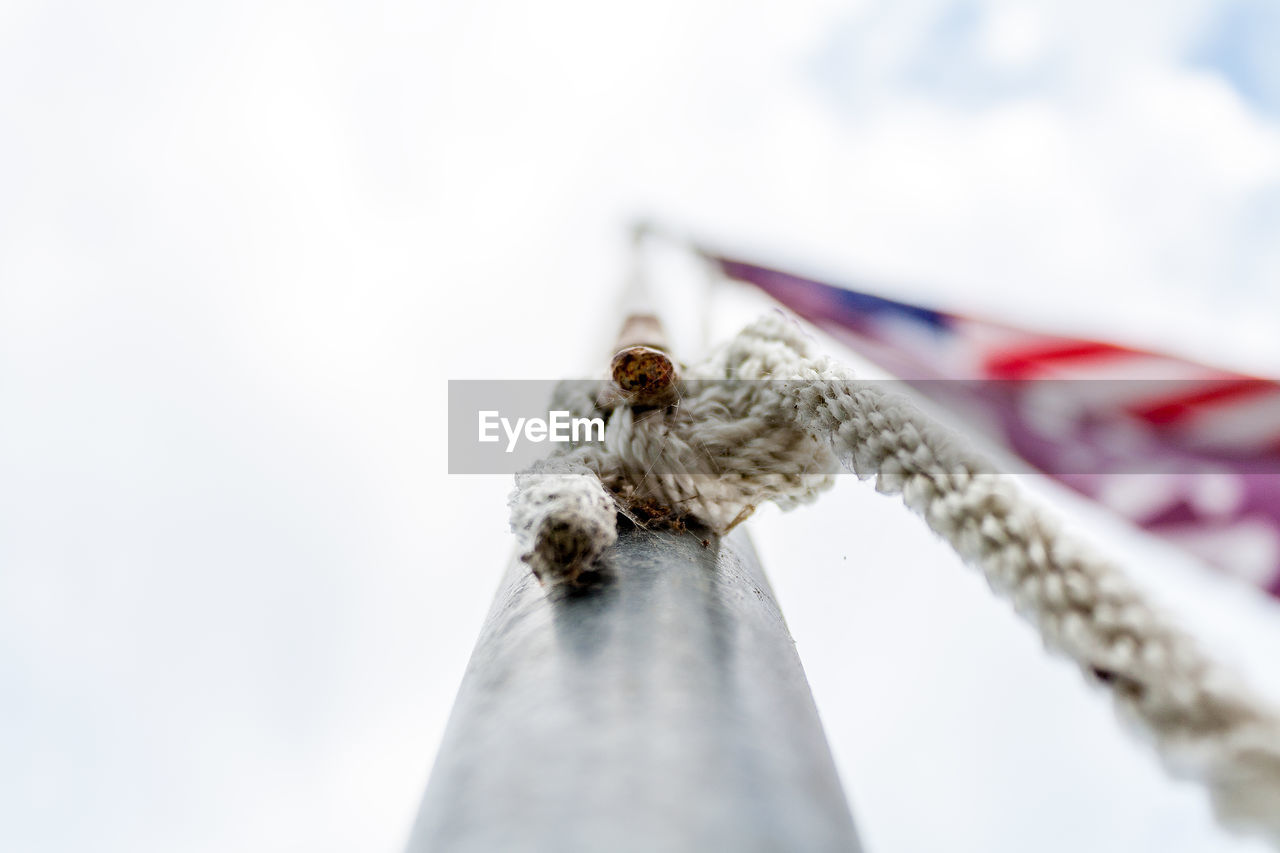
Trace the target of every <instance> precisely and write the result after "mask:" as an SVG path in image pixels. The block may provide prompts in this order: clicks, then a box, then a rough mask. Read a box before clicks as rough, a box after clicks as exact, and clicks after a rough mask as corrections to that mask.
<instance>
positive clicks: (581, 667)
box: [408, 225, 859, 853]
mask: <svg viewBox="0 0 1280 853" xmlns="http://www.w3.org/2000/svg"><path fill="white" fill-rule="evenodd" d="M649 233H650V232H649V229H648V227H647V226H644V225H639V226H637V227H636V228H635V230H634V231H633V247H634V266H633V271H632V277H631V280H630V282H629V283H628V287H627V289H626V294H625V299H626V303H625V311H626V317H627V319H626V321H625V322H624V323H623V333H622V335H621V336H620V338H619V341H618V353H617V355H616V356H615V358H614V361H613V364H612V370H613V374H614V378H615V381H616V382H617V384H618V388H619V390H620V391H622V392H624V393H626V394H627V395H628V399H632V400H633V402H641V401H644V402H647V403H648V404H657V405H662V404H663V403H662V401H661V397H662V394H663V392H664V389H666V388H667V387H668V386H669V385H670V383H672V382H674V376H675V366H674V363H673V362H671V360H670V358H669V357H668V356H667V355H666V354H665V353H664V352H663V348H664V347H665V340H664V339H663V334H662V328H661V324H660V323H658V320H657V315H656V312H654V311H653V310H652V301H651V300H650V299H649V298H648V296H649V294H648V293H647V287H646V282H645V281H644V276H643V268H642V265H641V264H642V258H641V257H640V255H641V254H642V252H643V243H644V241H645V239H646V237H647V236H648V234H649ZM619 523H620V530H619V535H618V541H617V543H616V544H615V545H614V546H613V547H611V548H610V549H609V550H608V551H606V552H605V554H604V556H603V557H602V559H601V561H600V563H599V565H598V569H599V571H597V572H595V573H593V574H591V575H589V576H584V577H591V578H592V579H593V580H592V581H591V584H590V585H589V586H583V587H575V586H572V585H557V586H551V587H543V586H542V585H541V584H540V583H539V582H538V581H537V579H536V578H535V577H534V576H533V574H532V572H531V571H530V570H529V566H527V565H526V564H525V563H523V562H521V561H520V560H518V559H517V560H513V562H512V564H511V566H510V567H509V568H508V570H507V573H506V576H505V578H504V580H503V582H502V585H501V587H500V588H499V591H498V594H497V596H496V598H495V599H494V603H493V606H492V608H491V610H490V612H489V615H488V617H487V619H486V621H485V625H484V627H483V629H482V630H481V633H480V638H479V640H478V641H477V643H476V646H475V650H474V651H473V652H472V656H471V662H470V664H469V666H468V668H467V672H466V674H465V676H464V677H463V681H462V686H461V688H460V689H459V691H458V696H457V699H456V701H455V703H454V708H453V713H452V715H451V717H450V719H449V724H448V726H447V728H446V730H445V735H444V739H443V741H442V743H441V745H440V750H439V753H438V755H437V758H436V763H435V767H434V768H433V770H432V773H431V778H430V781H429V782H428V784H427V789H426V793H425V795H424V797H423V801H422V806H421V809H420V811H419V814H418V818H417V821H416V823H415V825H414V828H413V832H412V834H411V837H410V842H409V846H408V853H523V852H524V851H528V853H587V851H590V853H595V851H609V853H625V851H668V852H669V853H695V851H696V853H706V851H736V853H753V851H761V853H763V851H787V853H791V851H815V853H825V851H857V850H858V849H859V845H858V841H857V836H856V833H855V830H854V824H853V819H852V817H851V815H850V813H849V807H848V803H847V801H846V799H845V796H844V792H843V790H842V789H841V786H840V781H839V778H838V777H837V775H836V770H835V765H834V763H833V761H832V758H831V753H830V750H829V748H828V746H827V742H826V737H825V735H824V734H823V731H822V724H821V722H820V721H819V719H818V712H817V709H816V708H815V706H814V703H813V697H812V695H811V694H810V692H809V686H808V682H807V681H806V680H805V676H804V670H803V668H802V667H801V665H800V659H799V657H798V656H797V655H796V651H795V647H794V644H793V641H792V639H791V635H790V633H789V632H788V630H787V626H786V623H785V621H784V620H783V618H782V613H781V612H780V611H779V609H778V605H777V603H776V602H775V601H774V598H773V593H772V591H771V590H770V588H769V583H768V581H767V580H766V579H765V576H764V571H763V570H762V569H761V567H760V564H759V562H758V561H757V559H756V555H755V551H754V549H753V548H752V547H751V544H750V541H749V540H748V538H747V535H746V533H745V532H744V531H743V530H742V529H741V528H738V529H737V530H735V531H734V532H733V533H732V534H730V535H728V536H726V537H724V538H720V537H717V536H715V535H713V534H711V533H709V532H706V531H702V530H699V529H697V528H690V529H682V530H678V531H676V530H663V531H658V530H645V529H639V528H636V527H634V526H631V525H629V524H628V523H627V522H625V521H624V520H622V519H619Z"/></svg>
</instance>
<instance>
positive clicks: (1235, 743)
mask: <svg viewBox="0 0 1280 853" xmlns="http://www.w3.org/2000/svg"><path fill="white" fill-rule="evenodd" d="M691 376H692V377H696V378H697V379H700V380H702V381H701V382H690V383H687V384H686V386H685V389H684V390H685V392H686V393H685V394H684V395H683V397H682V399H681V402H680V404H679V405H678V406H676V407H675V408H674V409H673V410H671V411H669V412H666V413H663V414H662V415H661V416H654V414H653V413H649V416H648V417H643V418H642V417H639V416H636V415H635V413H633V412H632V411H631V410H630V409H629V408H627V407H625V406H620V407H618V408H615V409H613V410H612V411H608V412H605V411H602V410H601V409H600V404H599V403H598V402H597V401H598V399H599V397H598V396H597V395H592V394H589V393H585V394H584V393H578V395H577V396H576V397H575V398H574V399H573V400H572V401H570V402H568V403H567V405H571V406H573V407H574V411H575V412H576V413H586V412H589V411H593V412H595V413H596V414H602V415H603V414H607V415H608V425H607V428H606V440H605V443H604V447H603V448H601V447H599V446H596V445H584V446H580V447H575V448H572V449H571V450H569V451H568V452H567V453H565V454H563V455H561V456H558V457H553V458H552V459H550V460H548V461H547V462H545V463H543V466H542V467H540V468H538V469H536V470H534V471H531V472H528V473H525V474H522V475H520V476H519V477H517V483H516V490H515V492H513V494H512V498H511V507H512V527H513V529H514V530H515V531H516V533H517V536H518V537H519V539H520V541H521V543H522V544H523V545H524V547H525V549H526V557H525V558H526V560H528V561H529V563H530V565H531V567H532V568H533V570H534V572H535V573H536V574H537V575H538V576H539V577H540V578H542V579H543V580H544V581H551V582H558V581H569V580H573V579H575V578H576V577H577V576H578V573H579V572H580V571H582V570H583V569H584V568H585V567H588V566H590V564H591V562H593V561H594V560H595V558H596V557H598V556H599V555H600V554H601V553H602V552H603V551H604V549H605V548H607V547H608V546H609V545H611V544H612V543H613V541H614V539H615V538H616V513H617V512H618V511H622V512H624V513H628V514H629V513H630V512H631V511H632V510H633V509H634V508H635V507H637V506H648V505H654V504H656V505H661V506H664V507H669V508H675V509H674V510H673V514H674V515H677V516H679V517H686V518H693V519H697V520H698V521H700V522H702V523H703V524H706V525H707V526H708V527H710V528H711V529H712V530H715V531H716V532H724V531H725V530H727V529H728V528H729V527H732V526H733V524H736V523H737V522H738V521H739V520H741V519H742V518H743V517H745V516H746V515H747V514H749V513H750V511H751V510H753V509H754V508H755V507H756V506H758V505H759V504H760V503H762V502H764V501H766V500H772V501H775V502H777V503H780V504H782V505H783V506H784V507H788V506H794V505H796V504H799V503H803V502H806V501H809V500H812V499H814V498H815V497H816V495H817V494H818V493H819V492H820V491H822V490H824V489H825V488H827V487H829V486H830V485H831V483H832V478H831V476H830V473H831V471H832V470H834V465H835V464H836V462H837V460H838V461H839V462H842V463H844V464H845V465H846V466H847V467H848V468H851V469H852V470H853V471H854V473H856V474H857V475H858V476H859V477H861V478H874V480H875V485H876V489H877V490H878V491H880V492H882V493H885V494H890V495H893V494H897V495H901V496H902V499H903V502H904V503H905V504H906V505H907V507H908V508H910V509H911V510H912V511H914V512H915V513H916V514H918V515H920V516H921V517H922V518H923V519H924V520H925V522H926V523H927V524H928V526H929V527H930V528H931V529H932V530H933V531H934V532H935V533H937V534H938V535H939V536H941V537H942V538H943V539H945V540H946V541H947V542H948V543H949V544H950V545H951V546H952V547H953V548H954V549H955V550H956V551H957V552H958V553H959V554H960V555H961V557H963V558H964V559H965V560H966V561H967V562H968V563H970V564H971V565H974V566H975V567H977V568H978V569H979V570H980V571H982V573H983V574H984V575H985V577H986V578H987V581H988V582H989V584H990V586H991V588H992V589H993V590H994V591H995V592H997V593H998V594H1001V595H1003V596H1005V597H1007V598H1009V599H1011V600H1012V602H1013V605H1014V607H1015V609H1016V610H1017V612H1018V613H1019V614H1020V615H1022V616H1023V617H1024V618H1026V619H1027V620H1028V621H1029V622H1031V624H1032V625H1034V626H1035V627H1036V629H1037V630H1038V631H1039V633H1040V635H1041V637H1042V638H1043V640H1044V643H1045V645H1046V647H1047V648H1048V649H1049V650H1051V651H1053V652H1055V653H1058V654H1061V655H1064V656H1066V657H1068V658H1071V659H1072V660H1074V661H1075V662H1076V663H1077V664H1078V666H1079V667H1080V668H1081V670H1082V671H1083V672H1084V674H1085V675H1086V677H1087V678H1089V679H1090V680H1091V681H1093V682H1095V683H1097V684H1100V685H1103V686H1104V687H1105V688H1106V689H1107V690H1108V691H1109V692H1110V693H1111V695H1112V697H1113V698H1114V700H1115V703H1116V706H1117V708H1118V710H1119V711H1120V713H1121V715H1122V716H1123V717H1125V718H1126V719H1128V720H1130V721H1132V722H1133V723H1135V724H1136V725H1137V726H1138V727H1139V728H1140V729H1141V730H1142V731H1144V732H1146V733H1147V734H1148V735H1149V736H1150V737H1151V738H1152V739H1153V741H1154V743H1155V745H1156V748H1157V749H1158V751H1159V752H1160V754H1161V756H1162V758H1163V759H1164V760H1165V763H1166V766H1168V767H1169V768H1170V769H1171V770H1173V771H1174V772H1177V773H1179V774H1180V775H1189V776H1192V777H1195V778H1198V779H1200V780H1201V781H1203V782H1204V784H1205V785H1206V786H1207V787H1208V789H1209V791H1210V794H1211V797H1212V800H1213V804H1214V807H1215V811H1216V813H1217V815H1218V817H1219V820H1220V821H1221V822H1222V823H1223V824H1224V825H1227V826H1230V827H1233V828H1243V829H1252V830H1261V831H1262V832H1263V833H1265V834H1266V835H1267V836H1268V837H1269V839H1270V840H1271V841H1272V843H1274V844H1276V845H1277V846H1280V718H1277V717H1276V716H1275V714H1274V713H1273V712H1272V711H1271V710H1270V709H1268V708H1266V707H1265V706H1264V704H1263V703H1261V702H1260V701H1259V700H1258V699H1257V698H1256V697H1254V696H1252V695H1250V694H1249V693H1247V692H1246V691H1245V690H1244V689H1243V688H1242V687H1240V686H1239V685H1237V684H1236V683H1235V682H1234V681H1233V680H1232V679H1231V678H1230V677H1229V675H1228V674H1226V673H1225V672H1224V671H1223V670H1222V669H1220V668H1219V667H1217V666H1216V665H1215V664H1214V663H1212V662H1211V661H1210V660H1209V659H1207V658H1206V657H1205V656H1204V655H1203V654H1202V653H1201V652H1200V650H1199V649H1198V647H1197V645H1196V643H1195V642H1194V641H1193V640H1192V639H1191V638H1190V637H1189V636H1187V635H1186V634H1185V633H1183V632H1181V631H1180V630H1178V629H1177V628H1176V627H1174V626H1173V625H1172V624H1171V623H1170V622H1168V621H1167V620H1166V619H1165V618H1164V617H1162V616H1161V615H1160V614H1159V613H1158V612H1156V610H1155V609H1154V608H1152V607H1151V606H1150V605H1149V604H1148V603H1147V602H1146V601H1145V599H1144V598H1143V596H1142V595H1141V593H1140V592H1139V591H1138V590H1137V589H1136V588H1134V587H1133V585H1132V584H1130V582H1129V581H1128V579H1127V578H1126V577H1125V576H1124V574H1123V572H1122V571H1121V570H1120V569H1119V568H1118V567H1117V566H1115V565H1114V564H1112V563H1111V562H1109V561H1107V560H1105V559H1103V558H1102V557H1101V556H1099V555H1097V554H1095V553H1093V552H1092V551H1090V550H1089V549H1087V548H1085V547H1084V546H1083V545H1081V544H1080V543H1078V542H1075V541H1073V540H1072V539H1070V538H1068V537H1067V536H1066V535H1064V534H1063V532H1062V531H1061V530H1060V528H1059V526H1058V525H1057V524H1056V523H1055V521H1054V520H1053V519H1052V518H1050V517H1049V516H1048V515H1047V514H1046V513H1045V512H1044V511H1042V510H1041V509H1039V508H1037V507H1035V506H1034V505H1033V504H1031V503H1030V502H1029V501H1027V500H1026V499H1025V498H1024V497H1023V495H1022V494H1021V493H1020V492H1019V491H1018V489H1017V488H1016V486H1015V484H1014V482H1013V480H1012V478H1011V477H1010V476H1008V475H1002V474H1000V473H998V472H996V471H995V470H994V469H992V468H991V467H990V466H989V465H988V463H987V462H986V461H985V460H983V459H981V458H980V457H979V456H977V455H976V454H975V453H973V452H971V451H969V450H967V449H966V448H965V447H963V446H962V445H961V444H959V443H958V441H957V439H956V438H955V437H954V436H952V435H950V434H949V433H947V432H945V431H944V430H943V429H942V428H941V427H940V426H938V425H937V424H934V423H933V422H931V421H930V420H929V419H928V418H927V417H926V416H925V415H924V414H923V413H921V412H920V411H919V410H918V409H917V408H916V407H914V406H913V405H912V404H911V403H910V402H909V401H907V400H905V399H903V398H901V397H898V396H895V395H891V394H887V393H885V392H884V391H883V390H881V389H879V388H876V387H874V386H873V385H870V384H867V383H861V382H858V381H856V380H855V379H854V378H853V375H852V374H851V372H850V371H848V370H847V369H846V368H843V367H841V366H839V365H837V364H835V363H834V362H831V361H829V360H826V359H815V358H812V357H811V356H810V354H809V352H808V345H807V342H806V341H805V339H804V338H803V336H802V334H801V332H800V330H799V329H798V328H797V327H796V326H795V325H794V324H792V323H790V322H788V321H786V320H785V319H784V318H783V317H782V316H781V315H770V316H768V317H765V318H763V319H762V320H760V321H758V322H757V323H755V324H753V325H752V326H750V327H748V328H747V329H746V330H744V331H743V332H742V333H741V334H739V335H738V337H736V338H735V339H734V340H733V341H731V342H730V343H729V344H728V345H727V346H726V347H725V348H723V349H722V350H720V351H719V352H717V353H716V354H714V355H713V356H712V357H711V358H710V359H709V360H708V361H707V362H706V363H704V364H702V365H699V366H697V367H695V368H694V369H693V370H692V371H691ZM766 379H771V380H785V381H768V382H764V381H759V380H766ZM560 405H566V402H565V401H561V403H560ZM822 439H826V440H825V441H824V440H822ZM655 472H657V473H655Z"/></svg>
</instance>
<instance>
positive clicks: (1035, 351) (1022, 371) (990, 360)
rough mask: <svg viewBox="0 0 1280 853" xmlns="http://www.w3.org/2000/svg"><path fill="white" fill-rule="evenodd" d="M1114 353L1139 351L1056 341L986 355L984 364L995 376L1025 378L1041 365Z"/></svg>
mask: <svg viewBox="0 0 1280 853" xmlns="http://www.w3.org/2000/svg"><path fill="white" fill-rule="evenodd" d="M1116 355H1141V353H1139V352H1138V351H1137V350H1133V349H1129V348H1128V347H1121V346H1116V345H1115V344H1104V343H1099V342H1097V341H1058V342H1054V343H1051V344H1048V345H1046V344H1040V345H1038V346H1034V347H1025V348H1023V349H1020V350H1016V349H1015V350H1007V351H1004V352H1001V353H998V354H995V355H991V356H988V357H987V358H986V359H985V360H984V362H983V368H984V369H985V370H986V372H987V374H988V375H989V376H991V377H992V378H994V379H1024V378H1027V376H1028V375H1030V374H1035V373H1037V372H1038V371H1039V370H1040V369H1042V368H1044V367H1047V366H1050V365H1054V366H1061V365H1062V364H1064V363H1069V362H1076V361H1096V360H1098V359H1101V358H1107V357H1111V356H1116Z"/></svg>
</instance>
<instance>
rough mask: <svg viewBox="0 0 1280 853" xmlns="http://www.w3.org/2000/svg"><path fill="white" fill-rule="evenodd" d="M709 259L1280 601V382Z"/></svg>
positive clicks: (1029, 457)
mask: <svg viewBox="0 0 1280 853" xmlns="http://www.w3.org/2000/svg"><path fill="white" fill-rule="evenodd" d="M710 257H711V259H712V261H713V262H714V263H716V264H718V266H719V268H720V270H721V271H722V272H723V273H724V275H725V276H727V277H729V278H732V279H736V280H738V281H743V282H747V283H749V284H752V285H755V286H756V287H758V288H760V289H761V290H763V291H764V292H765V293H767V294H769V295H770V296H772V297H773V298H774V299H776V300H777V301H778V302H780V303H782V304H783V305H785V306H786V307H787V308H789V309H790V310H792V311H794V312H795V313H797V314H799V315H800V316H801V317H803V318H805V319H806V320H808V321H809V322H811V323H813V324H814V325H816V326H818V327H819V328H821V329H823V330H824V331H825V332H827V333H828V334H830V335H831V336H833V337H835V338H836V339H838V340H840V341H842V342H844V343H845V344H846V345H847V346H849V347H850V348H851V349H853V350H854V351H855V352H857V353H859V354H860V355H862V356H863V357H865V358H867V359H868V360H870V361H871V362H873V363H875V364H877V365H878V366H880V367H881V368H883V369H885V370H886V371H888V372H890V373H891V374H893V375H894V376H896V377H898V378H899V379H901V380H904V381H906V382H908V383H909V384H910V385H911V386H912V387H913V388H914V389H916V390H917V391H919V392H921V393H923V394H925V395H927V396H928V397H930V398H932V399H934V400H936V401H938V402H939V403H941V404H943V405H945V406H946V407H947V409H948V410H949V411H951V412H953V413H955V414H956V415H957V416H958V417H959V418H961V419H963V420H964V421H965V422H966V423H967V424H970V425H971V426H973V427H975V428H977V429H979V430H980V431H981V432H983V433H984V434H986V435H988V436H989V437H991V438H993V439H995V440H996V441H997V442H999V443H1000V444H1002V445H1004V446H1005V447H1007V448H1009V449H1011V450H1012V451H1014V452H1015V453H1016V454H1017V455H1018V456H1020V457H1022V458H1023V459H1024V460H1026V461H1027V462H1028V463H1030V464H1031V465H1032V466H1034V467H1035V468H1038V469H1039V470H1041V471H1043V472H1045V473H1047V474H1049V475H1050V476H1052V477H1054V478H1055V479H1057V480H1059V481H1061V482H1063V483H1065V484H1067V485H1069V486H1071V487H1072V488H1074V489H1076V490H1077V491H1079V492H1081V493H1083V494H1085V495H1087V496H1089V497H1091V498H1093V499H1095V500H1097V501H1099V502H1100V503H1102V504H1104V505H1106V506H1108V507H1110V508H1111V509H1113V510H1115V511H1116V512H1118V513H1120V514H1122V515H1124V516H1125V517H1127V518H1129V519H1130V520H1132V521H1133V522H1134V523H1136V524H1138V525H1140V526H1141V527H1143V528H1145V529H1146V530H1148V531H1150V532H1152V533H1154V534H1156V535H1158V536H1161V537H1163V538H1165V539H1167V540H1170V541H1172V542H1174V543H1176V544H1178V545H1180V546H1182V547H1184V548H1186V549H1187V550H1189V551H1191V552H1193V553H1195V554H1196V555H1198V556H1199V557H1201V558H1203V559H1204V560H1206V561H1208V562H1209V563H1211V564H1213V565H1216V566H1218V567H1220V568H1223V569H1225V570H1227V571H1229V572H1231V573H1232V574H1235V575H1238V576H1241V577H1243V578H1246V579H1247V580H1249V581H1250V582H1252V583H1255V584H1257V585H1259V586H1261V587H1262V588H1263V589H1265V590H1266V591H1268V592H1269V593H1271V594H1272V595H1275V596H1277V597H1280V384H1277V383H1276V382H1274V381H1271V380H1264V379H1259V378H1255V377H1250V376H1244V375H1241V374H1236V373H1231V372H1227V371H1223V370H1218V369H1214V368H1211V367H1206V366H1204V365H1200V364H1196V363H1194V362H1190V361H1186V360H1183V359H1179V358H1174V357H1171V356H1167V355H1161V354H1157V353H1152V352H1145V351H1142V350H1138V349H1133V348H1130V347H1124V346H1117V345H1114V344H1107V343H1101V342H1098V341H1089V340H1080V339H1075V338H1065V337H1059V336H1055V335H1047V334H1039V333H1036V332H1031V331H1027V330H1024V329H1016V328H1013V327H1010V326H1006V325H1002V324H1000V323H994V322H988V321H984V320H978V319H973V318H970V317H964V316H961V315H958V314H951V313H946V312H942V311H934V310H931V309H928V308H922V307H920V306H916V305H909V304H906V303H902V302H895V301H892V300H889V299H884V298H881V297H878V296H872V295H870V294H867V293H859V292H857V291H853V290H847V289H845V288H841V287H833V286H832V285H829V284H823V283H822V282H818V281H812V280H809V279H805V278H800V277H798V276H794V275H790V274H787V273H784V272H780V271H778V270H773V269H768V268H765V267H760V266H756V265H754V264H748V263H743V262H741V261H735V260H732V259H729V258H725V257H719V256H715V255H710Z"/></svg>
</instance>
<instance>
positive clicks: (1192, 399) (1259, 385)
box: [1130, 377, 1280, 424]
mask: <svg viewBox="0 0 1280 853" xmlns="http://www.w3.org/2000/svg"><path fill="white" fill-rule="evenodd" d="M1277 391H1280V385H1277V384H1276V383H1275V382H1272V381H1271V380H1269V379H1251V378H1248V377H1242V378H1240V379H1232V380H1215V381H1213V383H1212V384H1210V385H1208V386H1206V387H1205V388H1203V389H1202V390H1200V391H1196V392H1194V393H1189V394H1178V395H1176V396H1173V397H1168V398H1166V399H1164V400H1157V401H1155V402H1151V403H1147V404H1146V405H1143V406H1137V407H1133V408H1131V409H1130V411H1131V412H1132V413H1133V414H1134V415H1136V416H1137V417H1139V418H1142V419H1143V420H1145V421H1147V422H1148V423H1152V424H1171V423H1176V422H1177V421H1181V420H1185V419H1186V418H1188V417H1191V416H1192V415H1195V414H1196V413H1197V412H1198V411H1200V410H1203V409H1204V408H1205V407H1207V406H1209V405H1212V404H1217V403H1226V402H1233V401H1238V400H1240V399H1241V398H1247V397H1256V396H1258V395H1260V394H1266V393H1271V394H1274V393H1276V392H1277Z"/></svg>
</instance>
